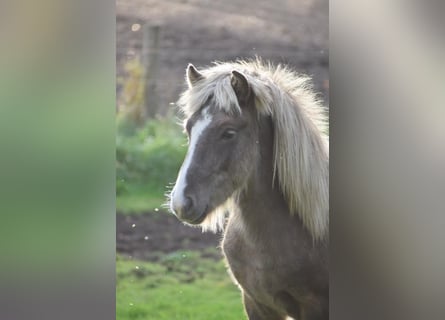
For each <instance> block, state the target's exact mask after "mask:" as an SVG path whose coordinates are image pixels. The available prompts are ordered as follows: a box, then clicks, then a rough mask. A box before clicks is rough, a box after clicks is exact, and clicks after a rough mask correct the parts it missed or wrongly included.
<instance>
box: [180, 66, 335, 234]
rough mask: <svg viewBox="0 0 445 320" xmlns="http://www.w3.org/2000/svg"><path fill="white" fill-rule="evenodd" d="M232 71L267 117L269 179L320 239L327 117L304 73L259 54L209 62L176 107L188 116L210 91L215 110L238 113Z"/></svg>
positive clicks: (215, 221)
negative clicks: (269, 126)
mask: <svg viewBox="0 0 445 320" xmlns="http://www.w3.org/2000/svg"><path fill="white" fill-rule="evenodd" d="M233 70H236V71H239V72H241V73H243V74H244V75H245V77H246V79H247V80H248V82H249V85H250V87H251V89H252V91H253V93H254V96H255V106H256V108H257V109H258V111H259V113H260V114H265V115H270V116H271V117H272V120H273V123H274V179H278V182H279V186H280V187H281V190H282V192H283V194H284V195H285V198H286V200H287V202H288V205H289V210H290V212H291V214H298V215H299V216H300V218H301V219H302V221H303V224H304V225H305V226H306V228H307V229H308V230H309V231H310V232H311V234H312V236H313V238H314V239H315V240H321V239H324V238H326V237H327V235H328V233H329V142H328V136H327V117H326V113H325V110H324V108H323V107H322V105H321V103H320V102H319V101H318V100H317V98H316V95H315V94H314V92H313V91H312V89H311V86H310V84H309V78H308V77H305V76H301V75H298V74H297V73H295V72H293V71H291V70H289V69H288V68H287V67H286V66H283V65H277V66H273V65H271V64H270V63H264V62H263V61H261V60H259V59H256V60H254V61H237V62H233V63H215V65H214V66H212V67H210V68H207V69H204V70H200V73H201V74H202V75H203V76H204V78H205V79H204V80H202V81H199V82H198V83H196V85H194V86H193V87H192V88H190V89H188V90H187V91H185V92H184V93H183V94H182V96H181V98H180V100H179V102H178V104H179V106H180V107H181V109H182V111H183V112H184V113H185V115H186V116H187V117H189V116H191V115H192V114H193V113H195V112H196V111H198V109H199V108H200V107H201V106H202V105H203V104H204V103H205V102H206V101H207V100H208V98H209V97H210V96H211V95H212V96H213V99H214V101H215V103H216V105H217V106H218V107H219V108H220V109H221V110H224V111H225V112H228V113H241V109H240V106H239V105H238V100H237V97H236V95H235V92H234V90H233V88H232V86H231V84H230V75H231V73H232V71H233ZM229 202H230V201H228V203H229ZM217 211H218V212H220V213H222V214H218V217H216V216H215V217H209V219H208V220H209V221H206V222H204V225H203V228H204V229H214V230H215V229H218V228H219V227H221V226H222V225H223V222H224V219H223V213H224V208H219V209H218V210H217Z"/></svg>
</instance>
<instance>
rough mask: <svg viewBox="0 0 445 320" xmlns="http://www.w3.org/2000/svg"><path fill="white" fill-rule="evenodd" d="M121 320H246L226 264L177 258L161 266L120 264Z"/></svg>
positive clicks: (118, 316) (183, 255) (190, 255)
mask: <svg viewBox="0 0 445 320" xmlns="http://www.w3.org/2000/svg"><path fill="white" fill-rule="evenodd" d="M116 274H117V291H116V292H117V294H116V306H117V310H116V319H117V320H133V319H144V320H147V319H153V320H163V319H169V320H175V319H177V320H188V319H190V320H204V319H205V320H219V319H221V320H231V319H233V320H235V319H236V320H239V319H245V315H244V312H243V308H242V303H241V297H240V293H239V290H238V288H236V286H235V285H234V284H233V283H232V281H231V279H230V277H229V275H228V274H227V271H226V268H225V266H224V263H223V262H222V261H215V260H212V259H208V258H203V257H201V255H200V254H199V253H198V252H190V251H188V252H187V251H183V252H175V253H173V254H169V255H166V256H164V257H163V258H162V259H161V260H160V261H159V262H158V263H153V262H141V261H135V260H127V259H124V258H123V257H120V256H118V258H117V261H116Z"/></svg>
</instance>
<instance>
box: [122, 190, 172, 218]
mask: <svg viewBox="0 0 445 320" xmlns="http://www.w3.org/2000/svg"><path fill="white" fill-rule="evenodd" d="M127 188H128V192H126V193H123V194H119V195H117V196H116V210H117V212H121V213H124V214H125V213H141V212H146V211H153V210H154V209H160V208H161V207H163V206H164V204H165V203H166V201H167V198H166V196H165V195H164V193H165V190H160V189H161V188H159V187H153V186H150V185H142V184H128V185H127Z"/></svg>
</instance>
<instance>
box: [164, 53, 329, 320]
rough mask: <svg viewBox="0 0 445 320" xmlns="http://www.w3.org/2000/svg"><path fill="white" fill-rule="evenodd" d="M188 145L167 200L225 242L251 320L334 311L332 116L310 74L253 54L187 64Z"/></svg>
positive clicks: (182, 102) (308, 318)
mask: <svg viewBox="0 0 445 320" xmlns="http://www.w3.org/2000/svg"><path fill="white" fill-rule="evenodd" d="M186 82H187V84H188V88H187V89H186V90H185V91H184V92H183V93H182V95H181V96H180V98H179V101H178V103H177V104H178V106H179V107H180V110H181V111H182V112H183V114H184V116H185V120H184V128H185V131H186V133H187V135H188V139H189V146H188V150H187V154H186V156H185V160H184V162H183V164H182V166H181V168H180V170H179V173H178V177H177V180H176V183H175V186H174V187H173V190H172V192H171V194H170V202H169V205H170V209H171V211H172V212H173V213H174V214H175V215H176V216H177V217H178V219H179V220H181V221H182V222H184V223H186V224H189V225H199V226H201V227H202V228H203V231H206V230H211V231H215V232H216V231H221V230H224V236H223V240H222V244H221V247H222V250H223V254H224V256H225V261H226V264H227V266H228V269H229V273H230V275H231V277H232V279H233V281H234V282H235V283H236V284H237V285H238V287H239V288H240V290H241V293H242V300H243V304H244V310H245V312H246V315H247V317H248V319H250V320H263V319H264V320H266V319H267V320H278V319H289V318H290V319H295V320H300V319H301V320H312V319H328V318H329V313H328V306H329V271H328V244H329V230H328V229H329V146H328V136H327V115H326V111H325V109H324V108H323V106H322V104H321V102H320V101H319V99H318V98H317V96H316V94H315V93H314V92H313V90H312V87H311V85H310V79H309V78H308V77H307V76H302V75H300V74H298V73H296V72H294V71H292V70H291V69H290V68H289V67H287V66H285V65H281V64H278V65H273V64H272V63H270V62H264V61H263V60H261V59H259V58H256V59H254V60H238V61H234V62H225V63H222V62H216V63H214V65H212V66H210V67H207V68H206V69H203V70H200V71H198V70H197V69H196V68H195V67H194V66H193V65H192V64H189V65H188V67H187V70H186Z"/></svg>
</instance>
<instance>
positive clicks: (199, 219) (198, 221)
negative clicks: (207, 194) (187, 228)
mask: <svg viewBox="0 0 445 320" xmlns="http://www.w3.org/2000/svg"><path fill="white" fill-rule="evenodd" d="M208 214H209V206H208V205H207V206H206V207H205V209H204V211H203V212H202V213H201V214H200V215H199V216H198V217H197V218H196V219H193V220H191V221H187V222H188V223H189V224H201V223H202V222H203V221H204V220H205V218H207V215H208Z"/></svg>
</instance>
